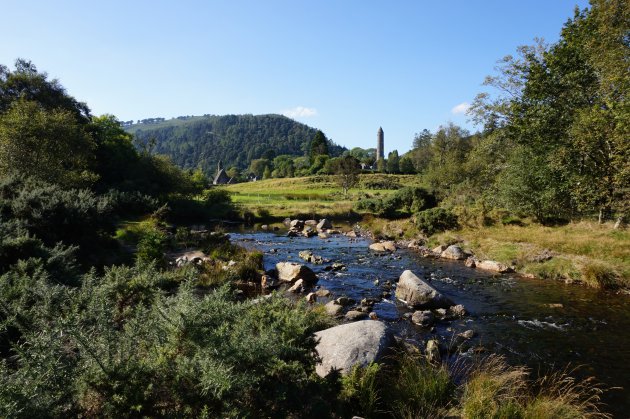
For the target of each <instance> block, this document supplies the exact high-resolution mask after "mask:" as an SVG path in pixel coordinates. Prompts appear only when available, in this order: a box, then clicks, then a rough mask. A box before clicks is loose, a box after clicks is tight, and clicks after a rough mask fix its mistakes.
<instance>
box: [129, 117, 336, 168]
mask: <svg viewBox="0 0 630 419" xmlns="http://www.w3.org/2000/svg"><path fill="white" fill-rule="evenodd" d="M139 122H141V123H139V124H135V125H128V126H126V127H125V129H126V130H127V131H128V132H130V133H133V134H134V135H135V138H136V142H137V145H138V147H140V148H147V149H150V150H151V151H152V152H154V153H157V154H164V155H167V156H170V157H171V159H172V160H173V162H174V163H175V164H177V165H178V166H180V167H183V168H189V169H196V168H201V169H202V170H203V172H204V173H206V174H208V175H212V174H214V173H215V171H216V167H217V164H218V163H219V161H222V163H223V165H224V167H226V168H230V167H235V168H237V169H240V170H244V169H247V168H248V167H249V166H250V163H251V161H252V160H256V159H267V160H273V159H274V158H275V157H277V156H280V155H289V156H294V157H295V156H303V155H306V154H308V151H309V147H310V142H311V140H312V139H313V137H314V136H315V134H317V130H316V129H314V128H311V127H309V126H307V125H304V124H301V123H299V122H296V121H294V120H292V119H289V118H287V117H285V116H282V115H225V116H214V115H204V116H197V117H190V116H186V117H178V118H173V119H171V120H167V121H164V120H162V119H160V118H153V119H151V120H150V121H145V122H142V121H139ZM329 149H330V150H329V152H330V153H331V154H332V155H339V154H340V153H341V152H343V151H344V148H343V147H340V146H338V145H336V144H334V143H332V142H330V141H329Z"/></svg>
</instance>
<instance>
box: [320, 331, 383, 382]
mask: <svg viewBox="0 0 630 419" xmlns="http://www.w3.org/2000/svg"><path fill="white" fill-rule="evenodd" d="M315 338H316V340H319V343H318V344H317V347H316V348H315V349H316V350H317V353H318V354H319V357H320V358H321V364H318V365H317V367H316V369H315V371H316V372H317V374H318V375H319V376H320V377H325V376H326V375H328V373H329V372H330V370H332V369H335V370H339V371H340V372H341V373H342V374H347V373H349V372H350V371H351V370H352V367H354V366H355V365H360V366H361V367H365V366H367V365H368V364H369V363H370V362H377V361H379V360H380V359H381V358H383V357H384V356H385V355H386V354H387V350H388V349H389V348H390V347H391V346H392V345H393V344H394V342H395V341H394V337H393V334H392V333H391V332H390V331H389V329H388V327H387V326H386V325H385V323H383V322H380V321H374V320H362V321H358V322H353V323H347V324H342V325H340V326H335V327H331V328H330V329H326V330H322V331H320V332H317V333H315Z"/></svg>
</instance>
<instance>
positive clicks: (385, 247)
mask: <svg viewBox="0 0 630 419" xmlns="http://www.w3.org/2000/svg"><path fill="white" fill-rule="evenodd" d="M370 250H374V251H375V252H395V251H396V244H395V243H394V242H393V241H385V242H380V243H372V244H371V245H370Z"/></svg>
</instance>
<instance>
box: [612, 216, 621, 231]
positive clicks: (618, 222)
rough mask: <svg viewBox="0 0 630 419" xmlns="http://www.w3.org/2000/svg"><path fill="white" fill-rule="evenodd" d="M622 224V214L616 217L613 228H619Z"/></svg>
mask: <svg viewBox="0 0 630 419" xmlns="http://www.w3.org/2000/svg"><path fill="white" fill-rule="evenodd" d="M621 226H623V215H620V216H619V217H617V221H616V222H615V226H614V227H613V228H614V229H615V230H619V229H620V228H621Z"/></svg>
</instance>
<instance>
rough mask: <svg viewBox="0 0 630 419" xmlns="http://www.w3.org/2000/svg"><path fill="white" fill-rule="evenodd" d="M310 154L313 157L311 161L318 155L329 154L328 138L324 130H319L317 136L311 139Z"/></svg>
mask: <svg viewBox="0 0 630 419" xmlns="http://www.w3.org/2000/svg"><path fill="white" fill-rule="evenodd" d="M308 155H309V157H310V158H311V161H313V160H314V159H315V157H317V156H322V155H326V156H327V155H328V139H327V138H326V136H325V135H324V133H323V132H321V131H319V130H318V131H317V133H315V136H314V137H313V139H312V140H311V146H310V148H309V153H308Z"/></svg>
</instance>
